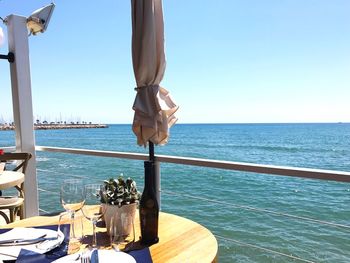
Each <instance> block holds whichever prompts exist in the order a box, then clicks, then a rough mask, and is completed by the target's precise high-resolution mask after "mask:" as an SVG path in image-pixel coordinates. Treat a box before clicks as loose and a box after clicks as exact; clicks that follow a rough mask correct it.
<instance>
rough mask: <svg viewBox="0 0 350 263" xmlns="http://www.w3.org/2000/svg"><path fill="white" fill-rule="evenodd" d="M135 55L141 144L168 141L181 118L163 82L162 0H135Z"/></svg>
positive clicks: (136, 119)
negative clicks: (170, 129) (178, 118)
mask: <svg viewBox="0 0 350 263" xmlns="http://www.w3.org/2000/svg"><path fill="white" fill-rule="evenodd" d="M131 4H132V59H133V68H134V74H135V79H136V84H137V87H136V91H137V94H136V98H135V102H134V105H133V110H134V111H135V115H134V121H133V125H132V129H133V132H134V133H135V135H136V136H137V144H138V145H143V146H145V147H146V146H147V144H149V151H150V160H152V161H154V148H153V145H154V144H156V145H163V144H166V143H167V142H168V139H169V128H170V127H171V126H172V125H173V124H174V123H175V122H176V121H177V119H176V117H175V116H174V113H175V112H176V111H177V109H178V106H177V105H176V104H175V103H174V101H173V100H172V99H171V97H170V94H169V92H168V91H167V90H166V89H164V88H163V87H161V86H159V84H160V82H161V80H162V78H163V75H164V71H165V64H166V62H165V54H164V22H163V10H162V1H161V0H132V1H131Z"/></svg>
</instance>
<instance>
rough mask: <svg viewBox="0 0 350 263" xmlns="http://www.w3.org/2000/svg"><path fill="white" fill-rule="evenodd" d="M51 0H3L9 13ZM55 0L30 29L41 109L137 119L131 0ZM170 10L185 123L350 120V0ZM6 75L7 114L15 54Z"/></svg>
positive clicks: (172, 55) (176, 3)
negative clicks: (40, 25) (47, 17)
mask: <svg viewBox="0 0 350 263" xmlns="http://www.w3.org/2000/svg"><path fill="white" fill-rule="evenodd" d="M49 3H50V2H49V1H41V0H36V1H23V0H1V1H0V16H1V17H5V16H6V15H9V14H12V13H15V14H19V15H24V16H28V15H30V13H31V12H32V11H34V10H35V9H37V8H39V7H41V6H43V5H46V4H49ZM55 3H56V8H55V11H54V14H53V16H52V18H51V22H50V25H49V27H48V30H47V31H46V32H45V33H44V34H42V35H38V36H36V37H33V36H32V37H30V40H29V45H30V61H31V76H32V95H33V109H34V115H35V118H37V117H40V118H41V120H44V119H47V120H51V121H55V120H58V119H59V117H60V116H61V117H62V119H65V120H71V119H72V120H80V121H84V120H85V121H93V122H102V123H131V122H132V118H133V111H132V109H131V107H132V104H133V101H134V97H135V91H134V87H135V80H134V75H133V71H132V64H131V48H130V47H131V17H130V1H129V0H118V1H116V0H109V1H107V0H101V1H86V0H85V1H82V0H74V1H63V0H57V1H56V2H55ZM163 9H164V19H165V37H166V57H167V69H166V72H165V77H164V80H163V82H162V83H161V84H162V86H164V87H165V88H166V89H168V90H169V91H170V92H171V94H172V97H173V98H174V100H175V101H176V102H177V104H179V105H180V109H179V111H178V113H177V116H178V118H179V122H180V123H193V122H194V123H198V122H199V123H203V122H205V123H208V122H231V123H235V122H239V123H241V122H338V121H342V122H349V121H350V103H349V101H350V100H349V98H350V15H349V14H350V13H349V12H350V1H349V0H332V1H329V0H263V1H261V0H164V1H163ZM1 27H2V28H3V30H4V32H5V34H6V26H5V25H1ZM7 50H8V49H7V42H5V43H4V44H3V45H2V47H1V48H0V53H2V54H4V53H7ZM0 81H1V84H0V121H1V118H3V119H5V120H7V121H8V120H10V119H12V106H11V97H10V96H11V88H10V74H9V69H8V63H7V62H6V61H0Z"/></svg>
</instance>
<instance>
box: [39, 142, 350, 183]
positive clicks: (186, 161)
mask: <svg viewBox="0 0 350 263" xmlns="http://www.w3.org/2000/svg"><path fill="white" fill-rule="evenodd" d="M35 149H36V150H37V151H46V152H60V153H71V154H83V155H92V156H100V157H113V158H123V159H131V160H148V155H147V154H141V153H129V152H114V151H99V150H87V149H73V148H60V147H49V146H36V147H35ZM155 160H156V161H157V162H162V163H174V164H181V165H193V166H202V167H210V168H219V169H226V170H235V171H243V172H253V173H263V174H273V175H282V176H292V177H302V178H310V179H322V180H330V181H338V182H348V183H349V182H350V172H344V171H333V170H321V169H310V168H299V167H287V166H276V165H263V164H253V163H241V162H231V161H218V160H211V159H201V158H191V157H177V156H168V155H155Z"/></svg>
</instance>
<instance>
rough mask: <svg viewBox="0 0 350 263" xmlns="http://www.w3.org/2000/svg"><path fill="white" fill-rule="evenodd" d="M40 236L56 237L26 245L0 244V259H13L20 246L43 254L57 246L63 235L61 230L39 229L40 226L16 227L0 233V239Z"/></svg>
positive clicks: (17, 253)
mask: <svg viewBox="0 0 350 263" xmlns="http://www.w3.org/2000/svg"><path fill="white" fill-rule="evenodd" d="M42 236H45V237H47V238H50V237H53V238H55V237H57V239H54V240H48V241H43V242H42V243H36V244H28V245H17V246H14V245H8V246H4V245H3V246H0V260H13V259H14V258H17V257H18V255H19V253H20V251H21V249H22V248H24V249H27V250H31V251H34V252H36V253H39V254H44V253H46V252H48V251H50V250H51V249H53V248H55V247H57V246H59V245H60V244H61V243H62V241H63V239H64V235H63V233H62V232H59V233H58V232H57V231H54V230H50V229H41V228H24V227H16V228H13V229H12V230H10V231H8V232H6V233H4V234H1V235H0V240H8V239H16V238H25V239H34V238H39V237H42Z"/></svg>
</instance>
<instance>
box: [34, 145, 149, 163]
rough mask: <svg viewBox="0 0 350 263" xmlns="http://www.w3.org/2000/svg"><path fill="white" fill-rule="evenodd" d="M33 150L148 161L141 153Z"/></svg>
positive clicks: (56, 148) (54, 148) (60, 149)
mask: <svg viewBox="0 0 350 263" xmlns="http://www.w3.org/2000/svg"><path fill="white" fill-rule="evenodd" d="M35 150H37V151H44V152H60V153H73V154H83V155H92V156H100V157H113V158H123V159H132V160H144V161H146V160H148V155H147V154H142V153H128V152H114V151H100V150H87V149H76V148H61V147H48V146H35Z"/></svg>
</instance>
